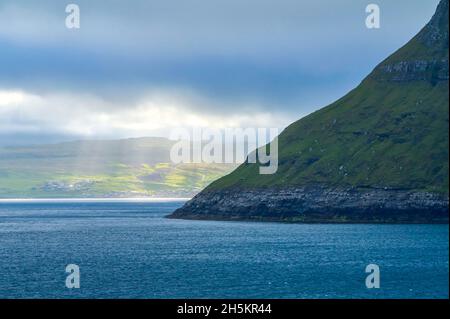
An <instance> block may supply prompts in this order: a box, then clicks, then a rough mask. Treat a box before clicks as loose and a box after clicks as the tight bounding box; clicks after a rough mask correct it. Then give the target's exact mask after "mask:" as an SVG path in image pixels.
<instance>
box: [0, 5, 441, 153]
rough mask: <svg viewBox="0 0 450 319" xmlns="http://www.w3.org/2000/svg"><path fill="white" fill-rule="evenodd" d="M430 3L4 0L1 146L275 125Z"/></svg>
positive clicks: (421, 15) (345, 77) (411, 30)
mask: <svg viewBox="0 0 450 319" xmlns="http://www.w3.org/2000/svg"><path fill="white" fill-rule="evenodd" d="M438 2H439V1H438V0H395V1H393V0H378V1H375V0H314V1H312V0H309V1H306V0H245V1H243V0H183V1H180V0H178V1H175V0H147V1H144V0H134V1H125V0H122V1H118V0H96V1H92V0H71V1H62V0H53V1H51V0H40V1H33V0H30V1H28V0H0V145H18V144H35V143H54V142H59V141H66V140H75V139H112V138H114V139H115V138H129V137H140V136H169V135H170V132H171V131H172V130H173V129H174V128H180V127H209V128H226V127H241V128H247V127H255V128H257V127H278V128H280V129H282V128H284V127H286V126H287V125H288V124H290V123H292V122H293V121H295V120H297V119H299V118H301V117H303V116H305V115H307V114H309V113H311V112H312V111H314V110H317V109H319V108H321V107H324V106H326V105H327V104H329V103H331V102H333V101H334V100H336V99H338V98H339V97H341V96H342V95H344V94H345V93H346V92H348V91H349V90H351V89H352V88H354V87H355V86H356V85H358V83H359V82H360V81H361V80H362V79H363V78H364V77H365V76H366V75H367V74H368V73H369V72H370V71H371V70H372V69H373V68H374V67H375V66H376V65H377V64H378V63H380V62H381V61H382V60H383V59H385V58H386V57H387V56H388V55H390V54H391V53H393V52H394V51H395V50H397V49H398V48H399V47H401V46H402V45H403V44H405V43H406V42H407V41H408V40H409V39H410V38H412V37H413V36H414V35H415V34H416V33H417V32H418V31H419V30H420V29H421V28H422V27H423V26H424V25H425V24H426V23H427V22H428V20H429V19H430V18H431V16H432V14H433V12H434V10H435V8H436V6H437V4H438ZM69 3H74V4H77V5H78V6H79V8H80V28H79V29H68V28H67V27H66V24H65V20H66V17H67V15H68V13H66V12H65V8H66V6H67V5H68V4H69ZM370 3H376V4H378V5H379V7H380V10H381V11H380V12H381V15H380V18H381V20H380V28H379V29H368V28H367V27H366V24H365V20H366V17H367V15H368V14H367V13H366V12H365V8H366V6H367V5H368V4H370Z"/></svg>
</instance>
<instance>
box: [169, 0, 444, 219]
mask: <svg viewBox="0 0 450 319" xmlns="http://www.w3.org/2000/svg"><path fill="white" fill-rule="evenodd" d="M448 10H449V1H448V0H442V1H441V2H440V4H439V6H438V8H437V11H436V13H435V14H434V16H433V18H432V19H431V21H430V22H429V23H428V24H427V25H426V26H425V27H424V28H423V29H422V30H421V31H420V32H419V33H418V34H417V35H416V36H415V37H414V38H413V39H412V40H411V41H409V42H408V43H407V44H406V45H405V46H404V47H402V48H401V49H399V50H398V51H397V52H395V53H394V54H393V55H391V56H390V57H389V58H387V59H386V60H385V61H383V62H382V63H381V64H379V65H378V66H377V67H376V68H375V69H374V70H373V72H372V73H371V74H370V75H369V76H368V77H367V78H365V79H364V80H363V81H362V82H361V84H360V85H359V86H358V87H357V88H355V89H354V90H353V91H351V92H349V93H348V94H347V95H346V96H344V97H343V98H341V99H340V100H338V101H336V102H335V103H333V104H331V105H330V106H328V107H325V108H323V109H321V110H319V111H317V112H314V113H312V114H310V115H309V116H307V117H305V118H302V119H300V120H299V121H297V122H295V123H293V124H292V125H290V126H289V127H288V128H286V130H285V131H283V132H282V133H281V134H280V136H279V169H278V171H277V173H276V174H273V175H260V174H259V171H258V165H256V164H249V163H246V164H243V165H241V166H240V167H239V168H238V169H236V170H235V171H234V172H233V173H231V174H229V175H227V176H225V177H223V178H221V179H219V180H217V181H216V182H214V183H212V184H211V185H210V186H208V187H207V188H206V189H205V190H204V191H203V192H201V193H200V194H198V195H197V196H196V197H195V198H194V199H192V200H191V201H189V202H188V203H186V205H185V206H183V207H182V208H180V209H179V210H177V211H175V212H174V213H173V214H172V215H171V216H170V217H172V218H195V219H227V220H228V219H251V220H254V219H256V220H284V221H301V222H448V202H449V199H448V193H449V184H448V183H449V172H448V160H449V146H448V145H449V134H448V129H449V122H448V117H449V97H448V94H449V87H448V80H449V70H448Z"/></svg>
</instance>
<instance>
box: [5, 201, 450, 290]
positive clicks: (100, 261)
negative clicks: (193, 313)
mask: <svg viewBox="0 0 450 319" xmlns="http://www.w3.org/2000/svg"><path fill="white" fill-rule="evenodd" d="M181 204H182V202H159V203H149V202H62V203H43V202H38V203H4V202H3V203H0V298H18V297H20V298H24V297H25V298H32V297H43V298H80V297H82V298H222V297H223V298H225V297H232V298H406V297H407V298H448V296H449V293H448V285H449V277H448V276H449V268H448V267H449V266H448V260H449V255H448V252H449V251H448V249H449V246H448V240H449V237H448V236H449V233H448V225H301V224H280V223H255V222H251V223H245V222H212V221H183V220H169V219H165V218H163V217H164V215H166V214H168V213H170V212H171V211H172V210H174V209H175V208H176V207H178V206H180V205H181ZM370 263H375V264H377V265H379V267H380V271H381V288H380V289H367V288H366V286H365V278H366V275H367V274H366V273H365V267H366V265H368V264H370ZM67 264H77V265H79V267H80V271H81V277H80V284H81V287H80V289H68V288H66V287H65V279H66V276H67V274H66V272H65V267H66V265H67Z"/></svg>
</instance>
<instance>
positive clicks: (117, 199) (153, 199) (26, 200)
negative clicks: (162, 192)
mask: <svg viewBox="0 0 450 319" xmlns="http://www.w3.org/2000/svg"><path fill="white" fill-rule="evenodd" d="M190 199H191V198H184V197H180V198H176V197H167V198H165V197H129V198H128V197H127V198H125V197H124V198H120V197H112V198H103V197H99V198H95V197H93V198H76V197H75V198H0V204H1V203H80V202H105V203H107V202H143V203H144V202H149V203H158V202H185V201H188V200H190Z"/></svg>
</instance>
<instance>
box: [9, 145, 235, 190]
mask: <svg viewBox="0 0 450 319" xmlns="http://www.w3.org/2000/svg"><path fill="white" fill-rule="evenodd" d="M170 146H171V143H169V142H167V141H166V140H161V141H159V142H158V143H156V144H155V143H154V141H153V139H130V140H123V141H105V142H101V141H97V142H71V143H63V144H56V145H41V146H31V147H20V148H19V147H15V148H3V149H0V197H2V198H21V197H142V196H151V197H169V196H170V197H190V196H193V195H194V194H196V193H197V192H199V191H200V190H201V189H202V188H204V187H205V186H207V185H208V184H209V183H211V182H212V181H214V180H215V179H217V178H219V177H221V176H223V175H225V174H227V173H229V172H231V171H232V170H233V169H234V168H235V165H232V164H172V163H171V161H170V159H169V156H168V154H169V147H170Z"/></svg>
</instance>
